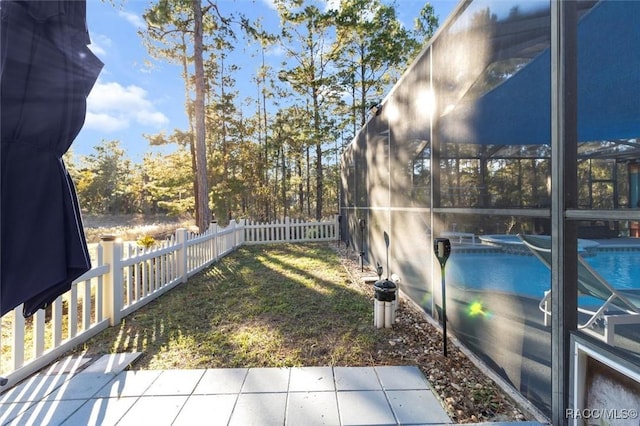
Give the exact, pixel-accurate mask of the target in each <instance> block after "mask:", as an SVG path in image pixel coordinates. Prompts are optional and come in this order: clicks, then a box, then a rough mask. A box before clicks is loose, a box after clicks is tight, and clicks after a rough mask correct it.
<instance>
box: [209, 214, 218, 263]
mask: <svg viewBox="0 0 640 426" xmlns="http://www.w3.org/2000/svg"><path fill="white" fill-rule="evenodd" d="M211 247H212V249H213V253H212V254H213V259H211V260H213V261H214V262H217V261H218V222H211Z"/></svg>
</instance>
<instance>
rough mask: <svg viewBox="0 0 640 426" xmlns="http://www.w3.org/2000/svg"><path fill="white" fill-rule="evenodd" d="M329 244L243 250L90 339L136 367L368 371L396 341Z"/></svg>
mask: <svg viewBox="0 0 640 426" xmlns="http://www.w3.org/2000/svg"><path fill="white" fill-rule="evenodd" d="M372 305H373V302H372V299H371V295H370V294H366V291H364V290H363V288H362V286H359V285H354V283H352V282H351V279H350V277H349V274H348V273H347V272H346V270H345V268H344V267H343V266H342V265H341V263H340V259H339V257H338V255H337V254H336V253H335V252H334V251H333V250H332V249H331V247H330V246H329V245H328V244H324V243H315V244H278V245H259V246H243V247H241V248H240V249H238V250H237V251H236V252H234V253H232V254H230V255H228V256H227V257H225V258H224V259H222V260H221V261H220V262H218V263H216V264H214V265H212V266H211V267H209V268H208V269H206V270H205V271H203V272H201V273H199V274H198V275H196V276H194V277H192V278H191V279H189V281H188V282H187V283H185V284H181V285H180V286H178V287H176V288H175V289H173V290H172V291H170V292H169V293H167V294H165V295H163V296H161V297H160V298H158V299H157V300H155V301H153V302H151V303H150V304H148V305H147V306H145V307H143V308H141V309H140V310H138V311H136V312H134V313H133V314H131V315H129V316H128V317H126V318H124V320H123V321H122V323H121V324H120V325H119V326H116V327H111V328H109V329H107V330H105V331H103V332H101V333H100V334H99V335H98V336H96V337H94V338H93V339H91V340H89V341H88V342H86V343H85V344H84V345H83V346H82V347H81V348H77V349H76V351H75V352H76V353H80V352H86V353H87V354H88V355H92V354H102V353H114V352H131V351H137V352H142V353H143V357H142V358H141V359H140V360H139V361H138V362H136V364H135V365H134V367H133V368H141V369H147V368H148V369H164V368H181V369H187V368H211V367H261V366H262V367H266V366H271V367H278V366H301V365H305V366H313V365H368V364H371V363H372V362H373V358H372V357H373V356H374V354H375V352H376V347H378V344H379V343H380V342H383V341H385V340H386V339H388V336H387V334H388V333H387V332H386V330H376V329H375V328H374V327H373V306H372Z"/></svg>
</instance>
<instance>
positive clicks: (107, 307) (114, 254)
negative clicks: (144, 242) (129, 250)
mask: <svg viewBox="0 0 640 426" xmlns="http://www.w3.org/2000/svg"><path fill="white" fill-rule="evenodd" d="M100 239H101V240H102V241H101V242H100V244H101V246H102V249H103V251H102V256H103V259H104V264H105V265H109V272H107V273H106V274H105V276H104V281H103V283H102V291H103V292H104V297H103V305H102V317H103V318H109V325H110V326H114V325H118V324H119V323H120V320H121V319H122V317H121V312H122V268H121V267H120V261H121V260H122V241H121V240H119V239H116V237H115V235H104V236H102V237H101V238H100Z"/></svg>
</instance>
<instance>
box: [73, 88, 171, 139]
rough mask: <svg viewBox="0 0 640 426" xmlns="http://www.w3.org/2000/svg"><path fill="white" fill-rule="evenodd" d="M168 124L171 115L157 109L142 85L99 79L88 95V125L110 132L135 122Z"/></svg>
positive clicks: (158, 125)
mask: <svg viewBox="0 0 640 426" xmlns="http://www.w3.org/2000/svg"><path fill="white" fill-rule="evenodd" d="M168 123H169V119H168V118H167V116H166V115H164V114H163V113H162V112H160V111H158V110H157V109H156V107H155V105H154V104H153V102H151V101H150V100H149V99H147V92H146V91H145V90H144V89H143V88H141V87H139V86H134V85H130V86H126V87H125V86H122V85H120V84H119V83H116V82H108V83H104V82H101V81H100V80H98V81H97V82H96V85H95V86H94V87H93V90H92V91H91V93H90V94H89V97H88V98H87V119H86V121H85V127H86V128H90V129H94V130H100V131H103V132H107V133H108V132H115V131H118V130H122V129H126V128H129V127H131V126H132V125H141V126H146V127H153V128H156V129H157V128H160V127H162V126H164V125H166V124H168Z"/></svg>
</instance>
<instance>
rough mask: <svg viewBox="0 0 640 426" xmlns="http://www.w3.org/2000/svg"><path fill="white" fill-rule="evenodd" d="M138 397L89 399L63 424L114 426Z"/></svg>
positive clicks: (70, 425)
mask: <svg viewBox="0 0 640 426" xmlns="http://www.w3.org/2000/svg"><path fill="white" fill-rule="evenodd" d="M137 400H138V397H127V398H96V399H90V400H88V401H87V402H86V403H85V404H84V405H83V406H82V407H80V409H79V410H78V411H76V412H75V413H73V414H72V415H71V417H69V418H68V419H67V420H65V421H64V423H62V425H63V426H112V425H115V424H116V423H117V422H118V421H119V420H120V419H121V418H122V416H124V414H125V413H126V412H127V411H128V410H129V409H130V408H131V407H132V406H133V404H135V402H136V401H137Z"/></svg>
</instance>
